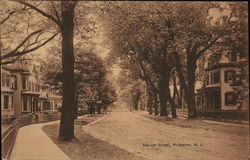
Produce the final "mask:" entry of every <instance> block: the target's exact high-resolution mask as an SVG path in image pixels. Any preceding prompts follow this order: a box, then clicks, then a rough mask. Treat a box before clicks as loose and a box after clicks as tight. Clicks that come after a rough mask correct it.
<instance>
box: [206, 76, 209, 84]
mask: <svg viewBox="0 0 250 160" xmlns="http://www.w3.org/2000/svg"><path fill="white" fill-rule="evenodd" d="M206 84H207V85H209V74H207V76H206Z"/></svg>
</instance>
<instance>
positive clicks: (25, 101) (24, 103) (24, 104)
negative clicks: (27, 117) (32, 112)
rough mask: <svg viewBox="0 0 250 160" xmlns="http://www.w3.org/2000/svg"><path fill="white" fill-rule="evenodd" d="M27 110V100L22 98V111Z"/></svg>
mask: <svg viewBox="0 0 250 160" xmlns="http://www.w3.org/2000/svg"><path fill="white" fill-rule="evenodd" d="M27 108H28V99H27V97H23V111H27Z"/></svg>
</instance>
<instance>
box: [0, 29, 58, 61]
mask: <svg viewBox="0 0 250 160" xmlns="http://www.w3.org/2000/svg"><path fill="white" fill-rule="evenodd" d="M57 35H58V33H56V34H54V35H53V36H51V37H50V38H49V39H48V40H46V41H45V42H43V43H42V44H40V45H38V46H36V47H34V48H31V49H29V50H25V51H20V52H18V51H17V52H10V53H8V54H5V55H3V56H2V57H1V59H2V60H4V59H6V58H11V57H16V56H21V55H24V54H26V53H29V52H32V51H35V50H37V49H39V48H40V47H42V46H44V45H45V44H47V43H48V42H49V41H51V40H52V39H54V37H56V36H57Z"/></svg>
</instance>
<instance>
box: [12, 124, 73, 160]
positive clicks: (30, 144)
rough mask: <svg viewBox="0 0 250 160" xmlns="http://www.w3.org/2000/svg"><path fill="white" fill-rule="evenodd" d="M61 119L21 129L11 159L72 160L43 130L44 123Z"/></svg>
mask: <svg viewBox="0 0 250 160" xmlns="http://www.w3.org/2000/svg"><path fill="white" fill-rule="evenodd" d="M58 122H59V121H54V122H48V123H40V124H33V125H29V126H25V127H22V128H20V129H19V131H18V133H17V138H16V142H15V145H14V147H13V151H12V154H11V157H10V159H11V160H70V158H69V157H68V156H67V155H66V154H65V153H64V152H63V151H62V150H61V149H59V148H58V146H57V145H56V144H55V143H53V142H52V141H51V140H50V138H49V137H48V136H47V135H46V134H45V133H44V132H43V131H42V127H43V126H44V125H48V124H53V123H58Z"/></svg>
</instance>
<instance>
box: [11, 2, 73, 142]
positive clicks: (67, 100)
mask: <svg viewBox="0 0 250 160" xmlns="http://www.w3.org/2000/svg"><path fill="white" fill-rule="evenodd" d="M15 2H18V3H20V4H23V5H25V6H27V7H29V8H31V9H32V10H34V11H36V12H38V13H39V14H41V15H42V16H44V17H46V18H48V19H49V20H51V21H52V22H53V23H54V24H55V25H56V26H57V27H58V28H59V30H60V32H61V36H62V44H61V49H62V66H63V67H62V68H63V75H62V77H63V102H62V112H61V113H62V114H61V121H60V130H59V135H58V137H59V138H60V139H61V140H65V141H67V140H71V139H73V138H74V118H75V115H74V106H73V105H74V103H75V82H74V60H75V59H74V46H73V45H74V42H73V37H74V9H75V6H76V4H77V1H61V2H60V11H61V13H60V15H59V12H58V10H57V9H58V8H54V9H55V12H54V13H55V14H54V15H51V14H49V13H47V12H45V11H43V10H42V9H40V8H38V7H37V6H35V5H32V4H31V3H28V2H26V1H22V0H16V1H15ZM53 3H54V2H51V5H53Z"/></svg>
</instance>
